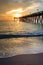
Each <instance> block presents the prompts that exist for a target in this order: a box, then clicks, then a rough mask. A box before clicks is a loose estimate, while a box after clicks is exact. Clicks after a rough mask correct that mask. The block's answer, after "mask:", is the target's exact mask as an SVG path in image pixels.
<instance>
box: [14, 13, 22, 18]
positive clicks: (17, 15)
mask: <svg viewBox="0 0 43 65" xmlns="http://www.w3.org/2000/svg"><path fill="white" fill-rule="evenodd" d="M21 16H22V14H15V16H14V17H17V18H19V17H21Z"/></svg>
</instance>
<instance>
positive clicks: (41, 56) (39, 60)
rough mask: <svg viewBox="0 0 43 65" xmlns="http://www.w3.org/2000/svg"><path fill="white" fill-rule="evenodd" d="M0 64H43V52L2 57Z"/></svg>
mask: <svg viewBox="0 0 43 65" xmlns="http://www.w3.org/2000/svg"><path fill="white" fill-rule="evenodd" d="M0 65H43V53H38V54H22V55H16V56H13V57H8V58H0Z"/></svg>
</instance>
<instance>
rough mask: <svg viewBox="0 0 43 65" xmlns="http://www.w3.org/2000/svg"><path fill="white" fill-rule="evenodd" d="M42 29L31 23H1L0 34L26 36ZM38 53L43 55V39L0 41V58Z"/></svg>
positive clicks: (30, 38) (29, 38)
mask: <svg viewBox="0 0 43 65" xmlns="http://www.w3.org/2000/svg"><path fill="white" fill-rule="evenodd" d="M42 29H43V28H42V27H41V25H40V26H39V25H35V24H30V23H24V22H19V23H17V22H14V21H7V22H6V21H5V22H0V34H18V33H19V34H23V33H25V34H26V33H27V32H35V31H40V30H42ZM36 53H43V37H38V38H37V37H28V38H9V39H0V57H8V56H14V55H19V54H36Z"/></svg>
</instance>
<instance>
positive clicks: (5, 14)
mask: <svg viewBox="0 0 43 65" xmlns="http://www.w3.org/2000/svg"><path fill="white" fill-rule="evenodd" d="M38 10H39V11H42V10H43V0H0V20H1V19H6V20H7V19H8V18H9V19H13V17H14V16H16V15H18V14H19V15H21V16H24V15H28V14H30V13H33V12H37V11H38Z"/></svg>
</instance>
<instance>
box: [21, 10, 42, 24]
mask: <svg viewBox="0 0 43 65" xmlns="http://www.w3.org/2000/svg"><path fill="white" fill-rule="evenodd" d="M20 20H21V21H24V22H25V21H27V22H34V23H43V11H40V12H36V13H32V14H30V15H27V16H23V17H20Z"/></svg>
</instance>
